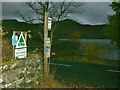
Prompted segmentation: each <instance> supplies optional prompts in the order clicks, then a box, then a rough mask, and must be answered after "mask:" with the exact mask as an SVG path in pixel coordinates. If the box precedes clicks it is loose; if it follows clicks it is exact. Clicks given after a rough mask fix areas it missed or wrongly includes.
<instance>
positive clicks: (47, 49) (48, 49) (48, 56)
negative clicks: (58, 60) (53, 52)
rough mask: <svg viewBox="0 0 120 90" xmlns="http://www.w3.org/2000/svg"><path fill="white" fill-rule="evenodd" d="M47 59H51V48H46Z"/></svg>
mask: <svg viewBox="0 0 120 90" xmlns="http://www.w3.org/2000/svg"><path fill="white" fill-rule="evenodd" d="M46 58H50V48H46Z"/></svg>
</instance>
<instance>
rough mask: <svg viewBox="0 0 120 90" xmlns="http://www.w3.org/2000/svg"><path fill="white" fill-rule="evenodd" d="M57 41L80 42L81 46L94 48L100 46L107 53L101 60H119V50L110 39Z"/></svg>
mask: <svg viewBox="0 0 120 90" xmlns="http://www.w3.org/2000/svg"><path fill="white" fill-rule="evenodd" d="M59 41H77V42H80V43H81V44H82V45H87V44H92V45H96V46H102V47H104V48H105V49H107V52H105V53H103V55H102V56H101V58H104V59H110V60H120V59H119V55H118V53H119V52H120V48H119V49H118V48H117V47H116V45H114V44H113V43H112V42H111V40H110V39H59ZM80 47H81V46H80Z"/></svg>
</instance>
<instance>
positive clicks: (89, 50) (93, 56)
mask: <svg viewBox="0 0 120 90" xmlns="http://www.w3.org/2000/svg"><path fill="white" fill-rule="evenodd" d="M84 50H85V55H86V56H87V59H88V60H89V61H97V60H99V59H100V56H101V55H103V53H105V52H106V49H105V48H103V47H101V46H97V45H93V44H87V45H85V47H84Z"/></svg>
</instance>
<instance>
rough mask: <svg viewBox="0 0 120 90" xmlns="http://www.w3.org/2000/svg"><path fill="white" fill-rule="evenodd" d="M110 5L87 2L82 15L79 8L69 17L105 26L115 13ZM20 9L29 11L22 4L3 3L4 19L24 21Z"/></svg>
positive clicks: (107, 3) (77, 20) (84, 22)
mask: <svg viewBox="0 0 120 90" xmlns="http://www.w3.org/2000/svg"><path fill="white" fill-rule="evenodd" d="M110 4H111V3H110V2H85V5H84V6H83V7H82V13H80V11H81V7H77V8H75V9H74V10H75V11H78V12H77V13H72V14H70V15H69V16H70V18H71V19H73V20H75V21H76V22H79V23H81V24H90V25H98V24H105V23H107V22H108V19H107V16H108V15H112V14H113V13H114V12H113V10H112V9H111V7H110V6H109V5H110ZM18 9H22V10H23V12H26V11H27V10H28V8H27V7H25V6H23V3H22V2H3V3H2V19H17V20H18V21H23V20H22V18H21V17H20V16H19V15H18V14H17V13H16V11H17V10H18ZM26 14H27V13H26Z"/></svg>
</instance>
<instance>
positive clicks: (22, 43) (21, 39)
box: [16, 33, 26, 48]
mask: <svg viewBox="0 0 120 90" xmlns="http://www.w3.org/2000/svg"><path fill="white" fill-rule="evenodd" d="M21 47H26V41H25V38H24V36H23V33H21V34H20V37H19V40H18V41H17V45H16V48H21Z"/></svg>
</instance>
